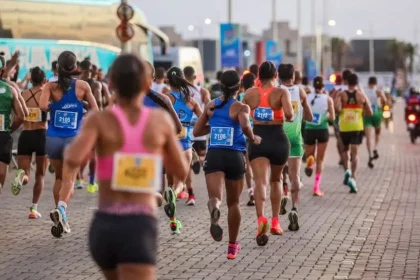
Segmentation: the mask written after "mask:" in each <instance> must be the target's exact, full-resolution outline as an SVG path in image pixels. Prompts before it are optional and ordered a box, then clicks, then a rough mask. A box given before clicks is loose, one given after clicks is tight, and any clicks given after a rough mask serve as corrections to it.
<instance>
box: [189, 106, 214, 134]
mask: <svg viewBox="0 0 420 280" xmlns="http://www.w3.org/2000/svg"><path fill="white" fill-rule="evenodd" d="M212 107H214V103H213V102H210V103H209V104H207V105H206V106H205V107H204V112H203V114H201V116H200V117H199V118H198V121H197V123H196V124H195V126H194V130H193V135H194V137H200V136H204V135H207V134H209V133H210V126H209V125H207V123H208V121H209V116H208V115H207V112H208V110H210V108H212Z"/></svg>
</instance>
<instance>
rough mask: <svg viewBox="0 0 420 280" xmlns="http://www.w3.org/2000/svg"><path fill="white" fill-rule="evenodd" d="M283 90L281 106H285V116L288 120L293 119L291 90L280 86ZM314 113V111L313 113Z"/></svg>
mask: <svg viewBox="0 0 420 280" xmlns="http://www.w3.org/2000/svg"><path fill="white" fill-rule="evenodd" d="M279 90H281V91H282V94H281V106H282V107H283V112H284V117H285V119H286V121H287V122H292V121H293V114H294V112H293V106H292V101H291V96H290V92H289V91H288V90H285V89H283V88H279ZM311 114H312V113H311Z"/></svg>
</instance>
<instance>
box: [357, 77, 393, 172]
mask: <svg viewBox="0 0 420 280" xmlns="http://www.w3.org/2000/svg"><path fill="white" fill-rule="evenodd" d="M377 84H378V82H377V80H376V77H370V78H369V87H368V89H367V90H366V91H365V94H366V96H367V98H368V99H369V101H370V104H371V106H372V112H373V115H372V116H371V117H368V116H364V117H363V125H364V127H365V136H366V146H367V150H368V153H369V161H368V166H369V167H370V168H373V167H374V165H373V160H375V159H378V158H379V154H378V144H379V137H380V136H381V124H382V107H383V106H384V105H386V104H387V98H386V96H385V93H384V92H383V91H382V90H379V89H377V87H376V86H377ZM373 135H375V142H373V141H372V138H373V137H372V136H373ZM372 150H373V155H372Z"/></svg>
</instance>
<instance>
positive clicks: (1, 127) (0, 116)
mask: <svg viewBox="0 0 420 280" xmlns="http://www.w3.org/2000/svg"><path fill="white" fill-rule="evenodd" d="M4 122H5V120H4V115H3V114H0V131H5V127H4Z"/></svg>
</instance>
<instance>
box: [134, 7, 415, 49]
mask: <svg viewBox="0 0 420 280" xmlns="http://www.w3.org/2000/svg"><path fill="white" fill-rule="evenodd" d="M276 1H277V9H276V10H277V20H278V21H289V22H290V26H291V27H292V28H296V27H297V5H296V3H297V0H276ZM311 1H315V2H316V7H317V9H316V24H319V25H322V21H323V18H325V19H326V20H325V22H327V21H328V20H331V19H332V20H335V21H336V26H334V27H329V26H328V25H327V24H325V27H324V31H325V32H326V33H327V34H330V35H333V36H341V37H344V38H346V39H347V40H349V39H355V38H357V37H359V38H369V37H370V36H372V37H373V38H377V39H383V38H397V39H399V40H405V41H412V42H413V41H416V42H417V43H418V44H420V0H301V3H302V4H301V6H302V8H301V30H302V34H310V33H312V31H313V30H315V29H314V28H312V26H313V24H312V23H311ZM323 1H325V3H326V5H325V6H326V13H325V17H324V16H323V11H322V6H323V5H322V3H323ZM129 2H132V3H134V4H136V5H137V6H138V7H139V8H140V9H142V10H143V11H144V12H145V14H146V17H147V20H148V21H149V23H151V24H153V25H155V26H162V25H175V28H176V30H177V31H178V32H179V33H181V34H182V35H183V36H184V38H197V37H199V33H198V29H197V28H196V29H195V30H193V31H189V30H188V25H194V26H200V28H201V30H202V33H203V37H204V38H217V37H218V34H219V28H218V23H221V22H226V21H227V18H228V15H227V0H129ZM262 3H266V4H265V5H264V4H262ZM271 3H272V1H271V0H233V15H232V17H233V22H234V23H240V24H247V25H248V26H249V29H250V30H251V31H252V32H253V33H256V34H262V30H264V29H267V28H269V25H270V22H271V19H272V9H271ZM206 18H209V19H211V20H212V24H210V25H205V23H204V20H205V19H206ZM358 29H361V30H362V31H363V35H362V36H357V35H356V31H357V30H358ZM416 29H417V31H416Z"/></svg>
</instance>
